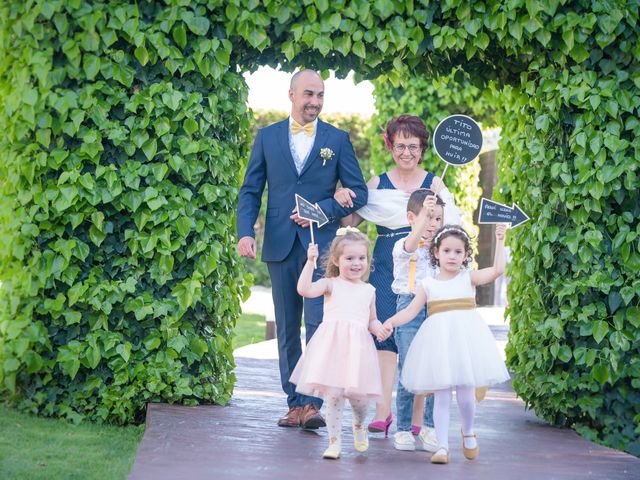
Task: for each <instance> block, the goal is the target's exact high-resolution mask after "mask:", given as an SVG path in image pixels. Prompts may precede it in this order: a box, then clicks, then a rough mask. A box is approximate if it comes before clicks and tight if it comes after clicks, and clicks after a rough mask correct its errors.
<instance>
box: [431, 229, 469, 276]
mask: <svg viewBox="0 0 640 480" xmlns="http://www.w3.org/2000/svg"><path fill="white" fill-rule="evenodd" d="M447 237H456V238H459V239H460V240H462V242H463V243H464V251H465V253H466V254H467V257H466V258H465V259H464V262H462V266H463V267H465V268H466V267H467V266H469V264H470V263H471V260H472V258H471V255H472V254H473V251H472V250H471V240H470V239H469V235H468V234H467V232H466V231H465V230H464V228H462V227H461V226H460V225H445V226H444V227H442V228H441V229H440V230H438V231H437V232H436V234H435V235H434V236H433V243H432V244H431V247H429V253H430V254H431V265H432V266H433V267H439V266H440V262H439V261H438V259H437V258H436V255H435V253H436V251H437V250H438V249H439V248H440V245H441V244H442V241H443V240H444V239H445V238H447Z"/></svg>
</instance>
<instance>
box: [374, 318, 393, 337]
mask: <svg viewBox="0 0 640 480" xmlns="http://www.w3.org/2000/svg"><path fill="white" fill-rule="evenodd" d="M374 330H375V331H372V332H371V333H373V334H374V335H375V336H376V338H377V339H378V341H379V342H384V341H385V340H386V339H387V338H389V337H390V336H391V334H392V333H393V326H392V325H391V323H389V322H385V323H381V324H379V325H378V326H377V328H375V329H374Z"/></svg>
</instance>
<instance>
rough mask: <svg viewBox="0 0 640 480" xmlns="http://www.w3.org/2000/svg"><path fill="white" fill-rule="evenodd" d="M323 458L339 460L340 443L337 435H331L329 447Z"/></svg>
mask: <svg viewBox="0 0 640 480" xmlns="http://www.w3.org/2000/svg"><path fill="white" fill-rule="evenodd" d="M322 458H329V459H331V460H337V459H338V458H340V444H339V443H338V439H337V438H336V437H331V440H330V441H329V447H328V448H327V449H326V450H325V451H324V453H323V454H322Z"/></svg>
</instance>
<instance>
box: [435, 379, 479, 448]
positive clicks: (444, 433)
mask: <svg viewBox="0 0 640 480" xmlns="http://www.w3.org/2000/svg"><path fill="white" fill-rule="evenodd" d="M474 390H475V388H474V387H461V386H458V387H456V400H457V401H458V410H459V411H460V416H461V417H462V432H463V433H464V434H465V435H471V434H473V417H474V415H475V413H476V399H475V392H474ZM451 392H452V389H451V388H448V389H446V390H436V391H435V392H434V401H433V424H434V426H435V428H436V436H437V437H438V446H439V447H444V448H446V449H449V420H450V416H451ZM464 445H465V447H466V448H475V446H476V439H475V438H473V437H472V438H465V439H464Z"/></svg>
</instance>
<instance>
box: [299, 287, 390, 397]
mask: <svg viewBox="0 0 640 480" xmlns="http://www.w3.org/2000/svg"><path fill="white" fill-rule="evenodd" d="M330 280H331V282H332V293H331V295H325V297H324V317H323V319H322V323H321V324H320V326H319V327H318V330H316V332H315V333H314V334H313V337H312V338H311V341H310V342H309V344H308V345H307V348H306V351H305V352H304V354H303V355H302V357H301V358H300V360H299V361H298V364H297V365H296V368H295V369H294V370H293V373H292V374H291V379H290V380H291V382H292V383H294V384H296V385H297V388H296V391H297V392H299V393H303V394H305V395H312V396H314V397H321V398H325V397H326V396H327V395H332V396H343V397H346V398H364V399H369V400H381V399H382V384H381V381H380V366H379V365H378V355H377V352H376V347H375V345H374V343H373V338H372V337H371V335H370V334H369V330H368V328H369V316H370V308H371V302H372V301H373V297H374V293H375V288H374V287H373V286H371V285H370V284H368V283H364V282H362V283H352V282H349V281H346V280H343V279H341V278H340V277H333V278H331V279H330Z"/></svg>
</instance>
